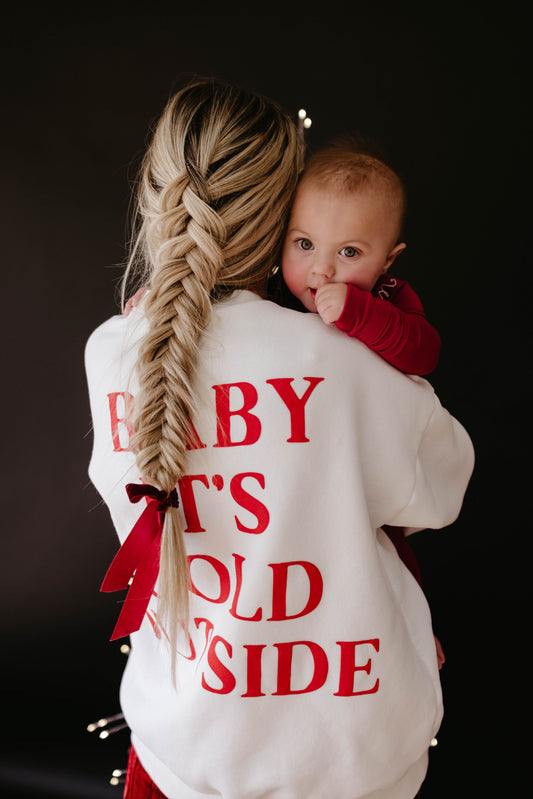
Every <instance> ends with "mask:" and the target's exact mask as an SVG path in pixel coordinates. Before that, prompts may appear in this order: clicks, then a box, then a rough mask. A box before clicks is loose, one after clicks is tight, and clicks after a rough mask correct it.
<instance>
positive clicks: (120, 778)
mask: <svg viewBox="0 0 533 799" xmlns="http://www.w3.org/2000/svg"><path fill="white" fill-rule="evenodd" d="M125 773H126V771H125V769H121V768H116V769H114V770H113V773H112V774H111V779H110V780H109V782H110V783H111V785H120V783H121V782H125V777H124V775H125Z"/></svg>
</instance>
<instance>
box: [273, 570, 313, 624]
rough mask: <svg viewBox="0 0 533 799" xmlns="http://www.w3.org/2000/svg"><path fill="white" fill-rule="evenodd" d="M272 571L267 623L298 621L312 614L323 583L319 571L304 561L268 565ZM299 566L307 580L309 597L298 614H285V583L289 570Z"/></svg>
mask: <svg viewBox="0 0 533 799" xmlns="http://www.w3.org/2000/svg"><path fill="white" fill-rule="evenodd" d="M268 565H269V566H270V568H271V569H272V571H273V580H272V616H271V617H270V619H269V620H268V621H287V619H299V618H300V616H307V615H308V614H309V613H312V612H313V610H315V608H317V607H318V606H319V604H320V600H321V599H322V592H323V588H324V583H323V580H322V575H321V573H320V569H319V568H318V567H317V566H315V565H314V563H309V561H306V560H294V561H290V562H289V563H269V564H268ZM291 566H293V567H294V566H300V567H301V568H302V569H304V570H305V573H306V575H307V578H308V580H309V597H308V599H307V604H306V605H305V607H304V608H303V610H300V611H299V612H298V613H294V614H292V615H290V616H289V615H288V614H287V583H288V577H289V568H290V567H291Z"/></svg>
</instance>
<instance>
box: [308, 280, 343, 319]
mask: <svg viewBox="0 0 533 799" xmlns="http://www.w3.org/2000/svg"><path fill="white" fill-rule="evenodd" d="M347 293H348V286H347V285H346V283H327V284H326V285H325V286H321V287H320V288H319V289H317V292H316V294H315V305H316V309H317V311H318V313H319V314H320V318H321V319H322V321H323V322H325V323H326V324H327V325H333V324H335V322H336V321H337V319H338V318H339V316H340V315H341V313H342V310H343V308H344V303H345V302H346V295H347Z"/></svg>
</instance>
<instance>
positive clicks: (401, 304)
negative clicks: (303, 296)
mask: <svg viewBox="0 0 533 799" xmlns="http://www.w3.org/2000/svg"><path fill="white" fill-rule="evenodd" d="M398 285H399V286H400V288H399V290H398V291H397V292H396V293H395V294H392V296H391V298H390V299H385V298H382V297H374V295H373V294H371V293H370V292H369V291H364V290H363V289H359V288H357V287H356V286H352V285H346V284H344V283H328V284H327V285H326V286H323V287H322V288H320V289H319V290H318V291H317V293H316V298H315V302H316V306H317V311H318V313H319V314H320V316H321V317H322V319H323V321H324V322H326V324H335V325H336V326H337V327H338V328H339V330H342V331H343V332H345V333H346V334H347V335H348V336H351V337H352V338H357V339H359V341H362V342H363V344H366V345H367V347H370V349H372V350H374V352H377V353H378V354H379V355H381V357H382V358H384V359H385V360H386V361H388V363H390V364H391V365H392V366H395V367H396V368H397V369H400V370H401V371H402V372H407V373H408V374H414V375H427V374H429V373H430V372H432V371H433V369H435V367H436V365H437V361H438V358H439V352H440V336H439V334H438V333H437V331H436V330H435V328H434V327H433V326H432V325H431V324H430V323H429V322H428V320H427V319H426V316H425V314H424V309H423V307H422V303H421V302H420V300H419V298H418V296H417V295H416V294H415V292H414V291H413V290H412V288H411V287H410V286H409V285H408V284H407V283H403V282H401V283H400V281H398Z"/></svg>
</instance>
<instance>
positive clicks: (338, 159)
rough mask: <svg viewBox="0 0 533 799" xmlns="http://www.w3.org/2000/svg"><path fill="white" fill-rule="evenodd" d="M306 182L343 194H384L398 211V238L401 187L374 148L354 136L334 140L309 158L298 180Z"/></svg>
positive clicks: (401, 216)
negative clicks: (365, 192) (369, 192)
mask: <svg viewBox="0 0 533 799" xmlns="http://www.w3.org/2000/svg"><path fill="white" fill-rule="evenodd" d="M307 179H309V180H313V181H316V182H317V183H318V184H319V185H322V186H324V187H330V188H333V189H334V190H337V191H342V192H346V193H347V194H350V193H353V192H357V191H359V190H361V189H367V188H369V189H373V190H376V191H378V192H384V193H386V194H388V195H389V196H390V197H391V199H392V200H393V202H394V204H395V205H396V207H397V209H398V220H399V230H398V235H399V236H401V235H402V231H403V227H404V223H405V216H406V211H407V194H406V191H405V186H404V184H403V182H402V180H401V178H400V177H399V175H398V174H397V173H396V172H395V171H394V169H392V167H391V166H389V164H388V163H387V162H386V159H385V158H384V156H383V155H381V154H378V150H377V148H376V146H375V145H372V144H371V143H369V142H368V141H366V140H364V139H361V138H359V137H357V136H355V135H346V136H342V137H339V138H337V139H334V140H333V141H332V142H330V143H329V144H327V145H325V146H323V147H321V148H320V149H319V150H317V151H316V152H315V153H313V154H312V155H311V156H310V158H309V160H308V161H307V164H306V166H305V169H304V171H303V174H302V177H301V180H307Z"/></svg>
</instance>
